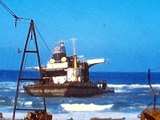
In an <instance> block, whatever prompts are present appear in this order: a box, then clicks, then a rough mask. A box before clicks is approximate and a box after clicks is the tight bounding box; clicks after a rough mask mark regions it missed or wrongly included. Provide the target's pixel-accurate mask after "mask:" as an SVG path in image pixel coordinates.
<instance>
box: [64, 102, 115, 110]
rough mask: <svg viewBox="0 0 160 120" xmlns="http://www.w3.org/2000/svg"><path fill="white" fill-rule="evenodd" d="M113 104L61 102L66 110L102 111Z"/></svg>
mask: <svg viewBox="0 0 160 120" xmlns="http://www.w3.org/2000/svg"><path fill="white" fill-rule="evenodd" d="M112 106H113V104H109V105H95V104H92V103H91V104H61V107H63V109H64V110H66V111H102V110H105V109H110V108H112Z"/></svg>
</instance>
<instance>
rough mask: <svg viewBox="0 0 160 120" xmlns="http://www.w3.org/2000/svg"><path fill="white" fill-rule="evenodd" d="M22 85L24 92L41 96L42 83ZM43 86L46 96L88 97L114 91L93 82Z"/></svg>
mask: <svg viewBox="0 0 160 120" xmlns="http://www.w3.org/2000/svg"><path fill="white" fill-rule="evenodd" d="M23 87H24V90H25V91H26V93H27V94H29V95H31V96H42V85H40V84H39V85H27V86H23ZM43 87H44V94H45V96H47V97H90V96H94V95H99V94H103V93H110V92H114V90H113V88H107V89H102V88H98V87H97V86H96V85H94V84H86V83H85V84H84V83H66V84H52V85H50V84H46V85H45V84H44V85H43Z"/></svg>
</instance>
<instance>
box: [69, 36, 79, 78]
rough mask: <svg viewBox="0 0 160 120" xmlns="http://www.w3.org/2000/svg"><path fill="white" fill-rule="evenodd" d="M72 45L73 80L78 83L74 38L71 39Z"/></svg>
mask: <svg viewBox="0 0 160 120" xmlns="http://www.w3.org/2000/svg"><path fill="white" fill-rule="evenodd" d="M71 40H72V44H73V66H74V75H75V80H76V81H78V71H77V54H76V46H75V40H76V39H75V38H72V39H71Z"/></svg>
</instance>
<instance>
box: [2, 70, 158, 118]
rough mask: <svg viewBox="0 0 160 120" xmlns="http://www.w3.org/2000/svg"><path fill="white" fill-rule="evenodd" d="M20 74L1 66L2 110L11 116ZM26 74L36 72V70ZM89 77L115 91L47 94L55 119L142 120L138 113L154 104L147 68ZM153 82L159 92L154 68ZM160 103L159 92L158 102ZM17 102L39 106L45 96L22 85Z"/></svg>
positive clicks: (102, 73) (4, 113)
mask: <svg viewBox="0 0 160 120" xmlns="http://www.w3.org/2000/svg"><path fill="white" fill-rule="evenodd" d="M18 74H19V72H18V71H12V70H0V112H3V116H4V117H12V113H13V105H14V99H15V93H16V86H17V80H18ZM25 74H27V75H31V74H32V75H35V76H36V73H35V72H26V73H25ZM90 78H91V80H92V81H94V82H95V81H99V80H106V81H107V84H108V86H109V87H114V89H115V93H108V94H102V95H97V96H94V97H86V98H74V97H68V98H65V97H60V98H58V97H49V98H46V103H47V111H48V112H50V113H51V114H52V115H53V119H54V120H67V119H70V118H73V120H89V119H90V118H92V117H100V118H110V117H111V118H123V117H125V120H139V118H138V117H137V116H138V115H139V114H140V113H141V112H142V111H143V109H145V108H146V107H149V106H152V103H153V98H152V97H153V95H152V93H151V90H150V88H149V86H148V82H147V72H128V73H127V72H91V73H90ZM151 82H152V84H153V87H154V88H155V89H156V91H157V92H158V93H160V73H159V72H153V73H152V72H151ZM22 84H26V83H22ZM159 103H160V97H159V96H158V97H157V105H160V104H159ZM18 105H19V106H20V107H23V108H39V107H41V106H42V99H41V98H39V97H30V96H28V95H27V94H26V93H25V92H24V91H23V88H22V87H20V95H19V101H18ZM16 116H18V117H19V118H23V117H24V116H25V114H24V113H23V112H21V111H17V112H16Z"/></svg>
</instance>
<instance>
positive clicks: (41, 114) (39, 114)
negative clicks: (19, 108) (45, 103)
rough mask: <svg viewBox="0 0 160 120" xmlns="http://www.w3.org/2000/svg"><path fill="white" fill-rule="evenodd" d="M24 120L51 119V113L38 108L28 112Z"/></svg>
mask: <svg viewBox="0 0 160 120" xmlns="http://www.w3.org/2000/svg"><path fill="white" fill-rule="evenodd" d="M24 120H52V115H51V114H50V113H47V112H45V111H41V110H38V111H33V112H28V113H27V116H26V117H25V118H24Z"/></svg>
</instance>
